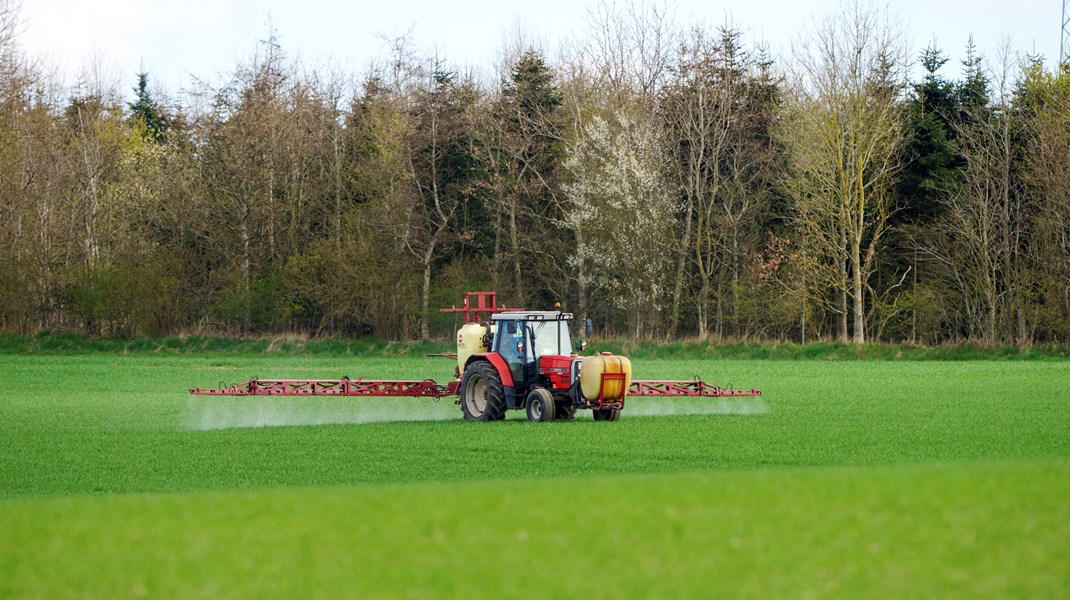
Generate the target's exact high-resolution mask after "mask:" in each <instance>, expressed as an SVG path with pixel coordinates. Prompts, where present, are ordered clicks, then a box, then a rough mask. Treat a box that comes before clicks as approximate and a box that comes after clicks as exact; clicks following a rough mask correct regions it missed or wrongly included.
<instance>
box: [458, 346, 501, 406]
mask: <svg viewBox="0 0 1070 600" xmlns="http://www.w3.org/2000/svg"><path fill="white" fill-rule="evenodd" d="M460 395H461V412H463V413H464V418H465V420H466V421H501V420H502V419H504V418H505V388H504V387H503V386H502V378H501V375H499V374H498V370H497V369H495V368H494V365H492V364H490V363H489V362H487V361H485V360H479V361H476V362H473V363H471V364H469V365H468V366H467V367H465V368H464V377H462V378H461V389H460Z"/></svg>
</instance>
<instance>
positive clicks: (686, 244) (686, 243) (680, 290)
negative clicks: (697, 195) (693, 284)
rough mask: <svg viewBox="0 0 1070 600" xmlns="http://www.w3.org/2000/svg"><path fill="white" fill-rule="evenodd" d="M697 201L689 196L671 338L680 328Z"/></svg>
mask: <svg viewBox="0 0 1070 600" xmlns="http://www.w3.org/2000/svg"><path fill="white" fill-rule="evenodd" d="M694 207H695V201H694V200H693V199H692V198H691V195H690V194H688V198H687V211H686V212H685V213H684V236H683V237H682V238H681V239H680V249H679V251H678V252H679V256H678V257H677V260H676V282H675V283H674V284H673V292H672V310H671V311H670V313H669V336H670V337H675V336H676V334H677V330H678V329H679V327H680V304H681V299H682V297H683V294H684V274H685V272H686V270H685V267H686V266H687V254H688V249H689V248H690V247H691V214H692V212H694Z"/></svg>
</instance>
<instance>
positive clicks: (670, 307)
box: [0, 0, 1070, 345]
mask: <svg viewBox="0 0 1070 600" xmlns="http://www.w3.org/2000/svg"><path fill="white" fill-rule="evenodd" d="M17 24H18V20H17V14H16V11H15V5H14V3H13V2H12V1H11V0H0V281H2V282H3V285H2V286H0V330H4V331H11V332H22V333H29V332H36V331H40V330H44V329H50V330H72V331H84V332H88V333H92V334H107V335H134V334H137V335H152V336H160V335H170V334H175V333H182V332H191V331H208V332H216V333H229V334H251V333H278V332H302V333H307V334H310V335H333V336H358V335H375V336H378V337H382V338H387V339H412V338H427V337H429V336H440V335H448V334H450V333H451V332H452V330H453V326H454V322H453V318H452V317H449V316H446V315H440V314H438V313H437V312H436V309H437V308H438V307H441V306H448V305H451V304H455V303H457V302H458V300H459V298H460V296H461V293H462V292H464V291H466V290H477V289H487V290H495V291H497V292H499V297H500V298H501V299H502V300H505V301H507V302H508V303H509V304H510V305H517V306H525V307H528V308H546V307H549V306H551V305H553V303H554V302H555V301H560V302H562V304H563V305H564V307H565V308H566V309H567V310H570V311H572V312H574V313H576V314H577V315H578V316H581V317H588V318H590V319H592V321H593V322H594V324H595V327H596V328H597V330H598V331H599V332H602V333H607V334H613V335H628V336H635V337H653V338H668V337H678V336H687V337H695V336H697V337H700V338H713V339H771V340H796V341H803V342H806V341H811V340H817V339H833V340H840V341H845V342H846V341H852V342H854V343H864V342H868V341H878V340H879V341H909V342H916V343H927V344H936V343H946V342H951V343H955V342H962V341H973V342H978V343H985V344H1022V345H1025V344H1030V343H1035V342H1061V343H1065V342H1066V340H1067V339H1068V337H1070V176H1068V173H1070V68H1068V67H1067V65H1063V66H1061V67H1059V68H1057V69H1056V70H1054V71H1050V70H1047V69H1045V67H1044V65H1043V62H1042V61H1041V60H1040V58H1039V57H1030V56H1026V57H1016V56H1014V55H1013V54H1012V53H1011V52H1010V51H1009V50H1005V51H1003V52H1000V53H997V54H999V55H998V56H994V57H983V56H981V55H980V54H979V53H978V51H977V49H976V47H975V46H974V44H973V41H972V39H971V40H969V41H968V42H967V44H966V46H965V49H964V58H963V59H962V60H960V61H956V62H958V63H960V65H961V68H960V69H959V74H958V75H957V76H953V77H950V78H949V77H948V76H947V75H945V73H946V72H947V71H951V70H954V66H955V63H952V64H951V65H950V66H949V65H948V63H949V62H950V60H949V58H948V56H947V55H946V54H945V53H944V52H943V51H941V50H940V49H939V48H938V47H937V46H936V45H935V42H933V43H932V44H930V45H929V46H928V47H927V48H926V49H925V50H924V51H922V52H921V54H920V55H919V56H912V54H911V50H910V49H909V47H908V46H907V45H906V43H905V41H904V40H905V35H904V31H903V29H902V26H901V25H900V24H899V23H898V22H897V20H896V18H895V17H894V15H891V14H889V13H888V12H887V11H886V10H885V11H882V10H879V9H876V8H873V7H871V6H869V5H866V4H863V3H860V2H854V3H847V4H845V5H844V6H843V7H841V10H839V11H837V12H836V13H834V14H831V15H829V16H828V17H826V18H825V19H824V20H822V21H818V22H816V23H815V25H814V26H813V27H812V28H811V29H810V30H808V31H807V32H806V35H805V36H804V39H805V41H804V42H802V43H799V44H796V45H795V46H793V49H792V52H791V54H790V55H789V56H787V57H785V58H784V59H782V60H780V61H775V60H774V59H773V57H771V56H770V55H769V53H768V52H767V51H766V50H765V49H764V48H763V47H762V46H761V45H754V44H749V43H747V41H746V38H745V36H744V34H743V33H742V32H741V31H740V30H738V29H736V28H734V27H733V26H730V25H726V26H722V27H715V28H710V27H705V26H701V25H694V24H692V25H680V24H678V23H677V22H676V21H675V20H673V19H671V18H669V16H667V14H666V13H665V12H664V11H663V10H660V9H658V8H657V7H651V6H648V5H630V6H623V7H619V6H617V5H611V4H608V3H603V4H601V5H599V7H597V8H596V9H594V10H592V11H591V13H590V15H589V18H588V21H587V25H586V28H585V30H584V34H583V35H582V36H581V37H578V38H576V39H574V40H571V42H570V44H568V45H567V47H566V48H565V49H563V50H562V51H561V52H560V56H559V57H557V58H554V59H553V60H551V59H550V58H549V57H548V56H547V54H546V53H545V52H543V51H540V50H539V49H537V48H532V47H526V46H525V45H523V44H521V43H517V44H516V47H515V48H514V49H512V50H510V51H508V52H507V53H506V57H505V58H504V59H503V61H502V67H501V70H500V73H499V74H498V75H497V76H495V77H493V78H490V79H489V80H488V78H481V77H478V76H476V75H473V74H471V73H464V72H459V71H458V70H457V69H456V68H454V67H451V66H450V65H449V64H448V63H447V62H446V61H445V60H443V59H442V58H441V57H438V56H430V57H427V56H423V55H422V54H420V53H419V52H417V51H416V50H415V49H414V47H413V46H412V44H411V41H410V40H408V39H406V38H405V37H402V38H399V39H396V40H391V41H390V42H389V44H388V50H389V53H388V54H389V57H388V59H386V60H383V61H381V62H380V63H379V64H376V65H374V66H373V67H371V68H370V69H368V71H367V72H365V73H363V74H361V75H359V76H357V75H353V74H348V73H343V72H338V71H337V70H335V71H332V70H323V69H321V70H316V69H310V68H307V67H306V66H305V65H302V64H301V63H299V62H298V61H294V60H291V59H290V58H289V57H288V56H287V54H286V51H285V49H284V47H283V46H282V44H281V42H280V40H279V38H278V36H277V35H276V33H275V32H274V30H272V31H270V32H269V35H268V36H267V39H266V40H264V41H263V42H262V43H260V44H259V46H258V50H257V52H256V54H255V55H254V56H253V57H252V58H250V59H249V60H247V61H244V62H242V63H241V64H238V65H237V66H236V67H235V68H234V71H233V74H232V75H231V76H230V77H229V78H228V79H227V80H226V81H225V82H223V83H222V84H218V85H212V84H206V83H200V84H198V85H197V86H195V87H196V89H195V90H193V91H191V92H190V93H189V94H187V96H186V99H185V101H184V102H182V103H176V102H173V101H168V100H164V99H162V98H161V97H158V96H157V95H156V94H154V93H153V92H152V91H151V88H150V85H149V84H150V80H149V74H146V73H141V74H139V75H138V77H137V81H136V85H135V87H134V89H133V91H134V93H135V97H134V100H133V101H132V102H127V101H124V100H123V95H122V94H121V93H119V91H117V89H116V87H117V86H115V85H113V84H111V83H109V82H106V81H101V80H99V78H94V77H92V76H85V77H83V78H82V79H81V80H80V81H79V83H78V84H77V85H76V86H74V88H73V89H71V90H64V89H63V87H62V86H61V85H60V84H59V82H58V81H57V80H56V78H55V77H54V76H51V75H49V72H48V71H47V69H45V68H44V67H42V66H40V65H36V64H33V63H32V62H30V61H28V60H27V59H26V57H25V56H24V55H23V54H22V53H21V52H20V50H19V48H18V44H17V41H18V40H17V35H16V33H17ZM918 64H920V69H917V68H916V67H915V65H918ZM914 72H920V73H921V75H920V76H918V77H913V76H912V73H914Z"/></svg>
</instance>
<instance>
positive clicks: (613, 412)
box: [592, 408, 620, 421]
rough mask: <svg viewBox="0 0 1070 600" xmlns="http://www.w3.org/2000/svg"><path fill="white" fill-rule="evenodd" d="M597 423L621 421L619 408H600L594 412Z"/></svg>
mask: <svg viewBox="0 0 1070 600" xmlns="http://www.w3.org/2000/svg"><path fill="white" fill-rule="evenodd" d="M592 412H593V413H594V420H595V421H616V420H618V419H620V409H619V408H599V409H597V410H594V411H592Z"/></svg>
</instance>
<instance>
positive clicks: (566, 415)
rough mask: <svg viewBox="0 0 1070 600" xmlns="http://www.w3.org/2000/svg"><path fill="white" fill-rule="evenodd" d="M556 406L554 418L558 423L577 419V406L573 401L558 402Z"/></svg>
mask: <svg viewBox="0 0 1070 600" xmlns="http://www.w3.org/2000/svg"><path fill="white" fill-rule="evenodd" d="M555 404H556V406H554V418H555V419H557V420H558V421H571V420H572V419H575V418H576V405H575V404H573V403H572V402H571V401H568V402H556V403H555Z"/></svg>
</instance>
